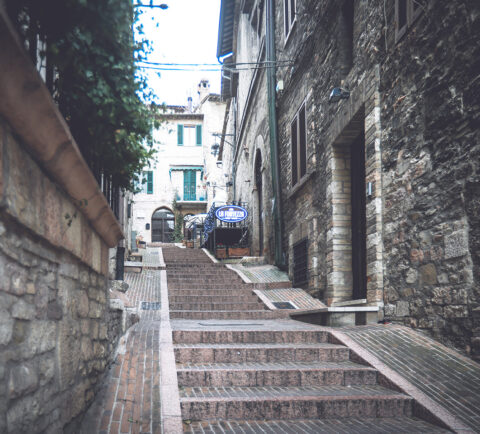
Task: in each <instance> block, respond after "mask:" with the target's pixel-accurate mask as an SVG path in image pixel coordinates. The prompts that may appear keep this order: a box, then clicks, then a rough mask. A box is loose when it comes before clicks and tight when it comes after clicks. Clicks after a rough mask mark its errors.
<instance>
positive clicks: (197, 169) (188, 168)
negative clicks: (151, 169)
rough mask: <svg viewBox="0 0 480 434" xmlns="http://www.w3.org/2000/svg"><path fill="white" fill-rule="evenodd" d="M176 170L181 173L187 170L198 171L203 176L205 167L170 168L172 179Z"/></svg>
mask: <svg viewBox="0 0 480 434" xmlns="http://www.w3.org/2000/svg"><path fill="white" fill-rule="evenodd" d="M174 170H176V171H180V172H185V171H186V170H196V171H200V172H202V174H203V166H174V167H170V170H169V172H168V173H169V175H170V178H172V172H173V171H174Z"/></svg>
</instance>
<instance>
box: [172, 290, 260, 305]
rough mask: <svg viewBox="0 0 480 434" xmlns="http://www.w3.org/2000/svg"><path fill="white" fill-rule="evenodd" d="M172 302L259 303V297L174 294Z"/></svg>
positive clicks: (248, 295)
mask: <svg viewBox="0 0 480 434" xmlns="http://www.w3.org/2000/svg"><path fill="white" fill-rule="evenodd" d="M169 300H170V303H202V304H203V303H258V301H259V300H258V297H257V296H256V295H251V294H240V295H235V296H234V295H198V292H197V294H196V295H172V296H170V297H169Z"/></svg>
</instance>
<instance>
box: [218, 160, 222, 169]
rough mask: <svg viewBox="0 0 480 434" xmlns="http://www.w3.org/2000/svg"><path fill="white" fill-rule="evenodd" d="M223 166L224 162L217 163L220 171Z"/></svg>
mask: <svg viewBox="0 0 480 434" xmlns="http://www.w3.org/2000/svg"><path fill="white" fill-rule="evenodd" d="M222 166H223V161H217V167H218V168H219V169H220V168H221V167H222Z"/></svg>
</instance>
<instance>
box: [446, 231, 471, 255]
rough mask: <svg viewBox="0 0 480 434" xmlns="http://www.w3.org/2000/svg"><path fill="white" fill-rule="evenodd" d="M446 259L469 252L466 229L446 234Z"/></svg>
mask: <svg viewBox="0 0 480 434" xmlns="http://www.w3.org/2000/svg"><path fill="white" fill-rule="evenodd" d="M444 244H445V259H451V258H458V257H461V256H464V255H466V254H468V234H467V232H466V230H460V231H455V232H453V233H451V234H449V235H445V238H444Z"/></svg>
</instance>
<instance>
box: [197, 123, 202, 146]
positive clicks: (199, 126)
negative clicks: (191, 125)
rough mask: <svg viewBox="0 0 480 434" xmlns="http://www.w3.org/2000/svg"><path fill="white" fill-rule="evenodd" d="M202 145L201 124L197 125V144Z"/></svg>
mask: <svg viewBox="0 0 480 434" xmlns="http://www.w3.org/2000/svg"><path fill="white" fill-rule="evenodd" d="M201 145H202V126H201V125H197V146H201Z"/></svg>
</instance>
